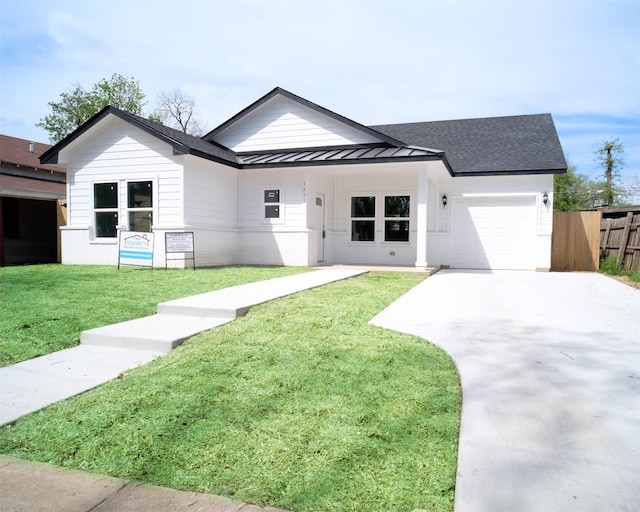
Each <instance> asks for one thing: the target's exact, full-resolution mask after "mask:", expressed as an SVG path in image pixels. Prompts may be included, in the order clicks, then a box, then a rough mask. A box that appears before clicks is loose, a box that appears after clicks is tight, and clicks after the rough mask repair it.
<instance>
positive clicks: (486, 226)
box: [451, 197, 536, 270]
mask: <svg viewBox="0 0 640 512" xmlns="http://www.w3.org/2000/svg"><path fill="white" fill-rule="evenodd" d="M452 203H453V204H452V205H451V206H452V211H451V243H452V246H451V266H452V267H454V268H479V269H526V270H534V269H535V250H536V245H535V244H536V238H535V218H536V217H535V213H536V207H535V197H500V198H496V197H486V198H484V197H483V198H478V197H474V198H455V199H454V200H453V201H452Z"/></svg>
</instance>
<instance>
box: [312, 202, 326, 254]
mask: <svg viewBox="0 0 640 512" xmlns="http://www.w3.org/2000/svg"><path fill="white" fill-rule="evenodd" d="M315 213H316V219H315V228H316V229H317V230H318V263H320V262H322V261H324V239H325V237H326V234H325V231H324V194H316V207H315Z"/></svg>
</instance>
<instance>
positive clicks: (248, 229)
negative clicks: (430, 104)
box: [41, 88, 567, 270]
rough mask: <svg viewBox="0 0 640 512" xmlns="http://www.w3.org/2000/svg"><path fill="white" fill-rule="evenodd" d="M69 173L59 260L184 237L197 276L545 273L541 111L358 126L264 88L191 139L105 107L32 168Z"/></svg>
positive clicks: (547, 124)
mask: <svg viewBox="0 0 640 512" xmlns="http://www.w3.org/2000/svg"><path fill="white" fill-rule="evenodd" d="M41 161H42V163H43V164H63V165H66V167H67V175H68V192H69V196H68V199H69V222H68V225H67V226H65V227H63V228H62V235H63V255H62V260H63V263H82V264H116V263H117V259H118V245H117V244H118V231H119V230H122V229H125V230H133V231H149V230H153V232H154V233H156V236H155V256H154V258H155V265H156V266H164V264H165V247H164V235H163V234H164V233H166V232H171V231H177V232H182V231H190V232H193V233H194V236H195V249H196V264H197V265H198V266H211V265H229V264H261V265H317V264H323V263H324V264H338V263H344V264H380V265H410V266H414V265H415V266H416V267H420V268H421V267H425V266H427V265H446V266H450V267H458V268H486V269H531V270H533V269H541V270H547V269H549V267H550V252H551V231H552V221H553V215H552V203H553V175H554V174H557V173H564V172H566V168H567V164H566V161H565V158H564V155H563V152H562V147H561V146H560V142H559V140H558V136H557V133H556V130H555V126H554V124H553V120H552V118H551V116H550V115H549V114H539V115H524V116H513V117H497V118H485V119H466V120H457V121H439V122H427V123H410V124H396V125H385V126H374V127H366V126H363V125H361V124H359V123H357V122H355V121H352V120H350V119H347V118H345V117H343V116H341V115H339V114H336V113H334V112H331V111H329V110H327V109H325V108H323V107H320V106H319V105H316V104H315V103H312V102H310V101H308V100H305V99H303V98H301V97H299V96H296V95H294V94H291V93H289V92H287V91H285V90H283V89H280V88H275V89H274V90H272V91H271V92H269V93H268V94H267V95H265V96H263V97H262V98H260V99H259V100H258V101H256V102H255V103H253V104H252V105H250V106H249V107H247V108H246V109H244V110H242V111H241V112H239V113H238V114H237V115H235V116H234V117H232V118H231V119H229V120H228V121H226V122H225V123H223V124H221V125H220V126H219V127H218V128H216V129H215V130H213V131H211V132H210V133H208V134H207V135H205V136H204V137H202V138H201V139H200V138H196V137H192V136H189V135H185V134H184V133H182V132H179V131H176V130H172V129H170V128H167V127H165V126H162V125H159V124H157V123H154V122H151V121H149V120H147V119H144V118H142V117H139V116H135V115H131V114H128V113H126V112H123V111H121V110H118V109H116V108H113V107H106V108H105V109H103V110H102V111H100V112H99V113H98V114H96V115H95V116H94V117H93V118H91V119H90V120H89V121H88V122H87V123H85V124H84V125H83V126H81V127H80V128H79V129H78V130H76V131H75V132H74V133H72V134H71V135H69V136H68V137H67V138H66V139H64V140H63V141H61V142H60V143H58V144H57V145H56V146H54V147H53V148H51V149H50V150H49V151H47V152H46V153H45V154H44V155H42V157H41Z"/></svg>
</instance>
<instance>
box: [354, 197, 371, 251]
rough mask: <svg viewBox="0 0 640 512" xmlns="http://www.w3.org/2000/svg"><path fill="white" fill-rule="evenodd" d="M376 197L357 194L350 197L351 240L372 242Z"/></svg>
mask: <svg viewBox="0 0 640 512" xmlns="http://www.w3.org/2000/svg"><path fill="white" fill-rule="evenodd" d="M375 217H376V198H375V197H373V196H357V197H352V198H351V241H352V242H373V241H374V240H375V227H376V220H375Z"/></svg>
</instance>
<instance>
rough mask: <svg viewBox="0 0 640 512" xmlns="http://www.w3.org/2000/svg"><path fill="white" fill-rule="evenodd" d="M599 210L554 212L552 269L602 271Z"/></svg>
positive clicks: (600, 216) (560, 270) (562, 270)
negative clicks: (600, 269)
mask: <svg viewBox="0 0 640 512" xmlns="http://www.w3.org/2000/svg"><path fill="white" fill-rule="evenodd" d="M601 218H602V214H601V212H599V211H584V212H554V213H553V235H552V237H551V270H555V271H559V272H571V271H580V270H582V271H585V270H586V271H596V270H598V269H599V268H600V224H601Z"/></svg>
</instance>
